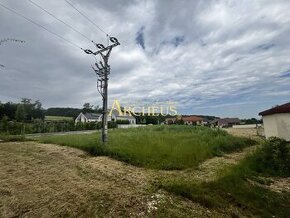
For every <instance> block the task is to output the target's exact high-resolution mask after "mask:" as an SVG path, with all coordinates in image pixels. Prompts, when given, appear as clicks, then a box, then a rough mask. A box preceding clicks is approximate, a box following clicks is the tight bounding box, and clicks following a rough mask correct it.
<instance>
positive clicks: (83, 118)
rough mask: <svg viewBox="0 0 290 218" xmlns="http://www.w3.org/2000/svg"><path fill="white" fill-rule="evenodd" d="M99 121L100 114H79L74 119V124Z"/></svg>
mask: <svg viewBox="0 0 290 218" xmlns="http://www.w3.org/2000/svg"><path fill="white" fill-rule="evenodd" d="M101 120H102V119H101V114H96V113H82V112H81V113H80V114H79V115H78V116H77V118H76V119H75V123H79V122H81V123H88V122H99V121H101Z"/></svg>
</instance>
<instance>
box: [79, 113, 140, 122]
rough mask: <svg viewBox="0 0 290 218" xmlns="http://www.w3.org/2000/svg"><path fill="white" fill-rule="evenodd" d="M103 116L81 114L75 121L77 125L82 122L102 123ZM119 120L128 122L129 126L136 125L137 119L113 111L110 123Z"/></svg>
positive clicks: (109, 118)
mask: <svg viewBox="0 0 290 218" xmlns="http://www.w3.org/2000/svg"><path fill="white" fill-rule="evenodd" d="M102 117H103V115H102V114H96V113H80V114H79V115H78V116H77V118H76V119H75V123H78V122H82V123H87V122H101V121H102ZM117 120H128V121H129V124H136V118H135V117H134V116H131V115H128V114H127V115H119V113H118V112H117V111H115V110H113V111H112V114H111V116H110V115H109V112H108V121H117Z"/></svg>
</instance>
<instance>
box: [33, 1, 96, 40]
mask: <svg viewBox="0 0 290 218" xmlns="http://www.w3.org/2000/svg"><path fill="white" fill-rule="evenodd" d="M28 1H29V2H30V3H31V4H33V5H34V6H36V7H38V8H40V9H41V10H42V11H44V12H46V13H47V14H49V15H50V16H51V17H53V18H55V19H56V20H58V21H59V22H61V23H63V24H64V25H66V26H67V27H68V28H70V29H72V30H73V31H75V32H76V33H78V34H80V35H81V36H83V37H84V38H86V39H87V40H89V41H90V42H91V41H92V40H91V39H89V38H88V37H87V36H86V35H85V34H83V33H81V32H80V31H78V30H77V29H75V28H74V27H72V26H71V25H69V24H68V23H66V22H64V21H63V20H61V19H59V18H58V17H56V16H55V15H53V14H52V13H50V12H49V11H47V10H46V9H44V8H43V7H41V6H40V5H39V4H37V3H35V2H34V1H32V0H28Z"/></svg>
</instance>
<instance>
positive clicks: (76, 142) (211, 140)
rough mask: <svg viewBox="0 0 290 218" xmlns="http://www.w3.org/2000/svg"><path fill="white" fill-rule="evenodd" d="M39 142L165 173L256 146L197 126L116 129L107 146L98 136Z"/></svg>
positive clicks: (112, 132) (247, 141) (47, 138)
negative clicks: (77, 149)
mask: <svg viewBox="0 0 290 218" xmlns="http://www.w3.org/2000/svg"><path fill="white" fill-rule="evenodd" d="M40 141H41V142H44V143H55V144H60V145H65V146H71V147H76V148H80V149H83V150H85V151H87V152H89V153H91V154H93V155H107V156H110V157H113V158H115V159H118V160H121V161H124V162H127V163H130V164H133V165H136V166H143V167H147V168H153V169H165V170H172V169H185V168H190V167H196V166H197V165H198V164H199V163H200V162H202V161H204V160H205V159H207V158H210V157H213V156H217V155H222V154H223V153H226V152H232V151H236V150H240V149H242V148H244V147H246V146H250V145H253V144H254V143H255V142H254V141H253V140H251V139H248V138H241V137H235V136H232V135H229V134H228V133H226V132H225V131H222V130H219V129H210V128H206V127H194V126H153V127H145V128H134V129H116V130H112V131H110V132H109V142H108V143H107V145H105V146H104V145H102V144H101V142H100V138H99V133H98V134H91V135H87V134H86V135H66V136H47V137H42V138H40Z"/></svg>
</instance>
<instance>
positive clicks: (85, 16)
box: [65, 0, 110, 37]
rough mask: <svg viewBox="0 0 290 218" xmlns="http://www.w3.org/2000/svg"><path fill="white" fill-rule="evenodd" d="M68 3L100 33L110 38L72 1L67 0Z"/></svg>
mask: <svg viewBox="0 0 290 218" xmlns="http://www.w3.org/2000/svg"><path fill="white" fill-rule="evenodd" d="M65 2H66V3H68V4H69V5H70V6H71V7H72V8H74V9H75V10H76V11H77V12H78V13H79V14H80V15H82V16H83V17H84V18H86V19H87V20H88V21H89V22H90V23H91V24H93V25H94V26H95V27H96V28H97V29H98V30H99V31H101V32H103V33H104V34H106V36H108V37H109V36H110V35H109V34H108V33H106V32H105V31H104V30H103V29H102V28H101V27H99V26H98V25H97V24H96V23H95V22H94V21H92V20H91V19H90V18H88V16H87V15H85V14H84V13H82V12H81V11H80V10H79V9H77V8H76V7H75V6H74V5H73V4H72V3H71V2H70V1H68V0H65Z"/></svg>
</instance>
